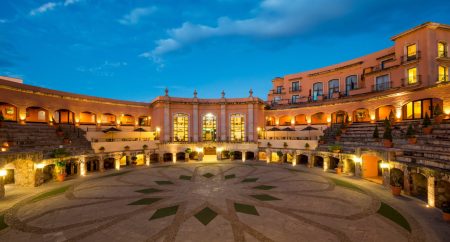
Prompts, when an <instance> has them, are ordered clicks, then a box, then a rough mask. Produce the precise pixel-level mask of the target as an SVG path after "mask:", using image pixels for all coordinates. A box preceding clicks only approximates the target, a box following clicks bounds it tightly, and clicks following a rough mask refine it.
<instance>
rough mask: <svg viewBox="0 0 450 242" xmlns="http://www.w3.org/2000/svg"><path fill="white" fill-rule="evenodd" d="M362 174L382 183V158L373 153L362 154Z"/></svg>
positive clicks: (368, 178)
mask: <svg viewBox="0 0 450 242" xmlns="http://www.w3.org/2000/svg"><path fill="white" fill-rule="evenodd" d="M361 158H362V175H363V178H365V179H367V180H370V181H373V182H376V183H379V184H382V183H383V181H382V178H381V175H382V174H381V173H382V170H381V167H380V164H381V159H380V158H379V157H378V156H376V155H372V154H366V155H362V157H361Z"/></svg>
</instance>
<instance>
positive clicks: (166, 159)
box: [163, 153, 173, 162]
mask: <svg viewBox="0 0 450 242" xmlns="http://www.w3.org/2000/svg"><path fill="white" fill-rule="evenodd" d="M163 161H164V162H172V161H173V154H172V153H164V154H163Z"/></svg>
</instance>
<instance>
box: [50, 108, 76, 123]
mask: <svg viewBox="0 0 450 242" xmlns="http://www.w3.org/2000/svg"><path fill="white" fill-rule="evenodd" d="M53 121H54V122H55V123H59V124H73V123H74V122H75V114H74V113H73V112H72V111H70V110H67V109H59V110H56V112H55V113H54V114H53Z"/></svg>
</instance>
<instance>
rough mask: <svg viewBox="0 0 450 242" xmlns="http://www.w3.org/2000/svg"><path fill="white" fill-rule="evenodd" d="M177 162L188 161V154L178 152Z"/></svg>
mask: <svg viewBox="0 0 450 242" xmlns="http://www.w3.org/2000/svg"><path fill="white" fill-rule="evenodd" d="M176 160H177V161H186V154H185V153H184V152H177V154H176Z"/></svg>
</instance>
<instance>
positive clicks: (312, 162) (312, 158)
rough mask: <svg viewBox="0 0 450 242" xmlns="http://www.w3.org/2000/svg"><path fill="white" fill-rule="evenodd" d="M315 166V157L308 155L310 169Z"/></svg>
mask: <svg viewBox="0 0 450 242" xmlns="http://www.w3.org/2000/svg"><path fill="white" fill-rule="evenodd" d="M313 166H314V155H313V154H309V155H308V167H309V168H312V167H313Z"/></svg>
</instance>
